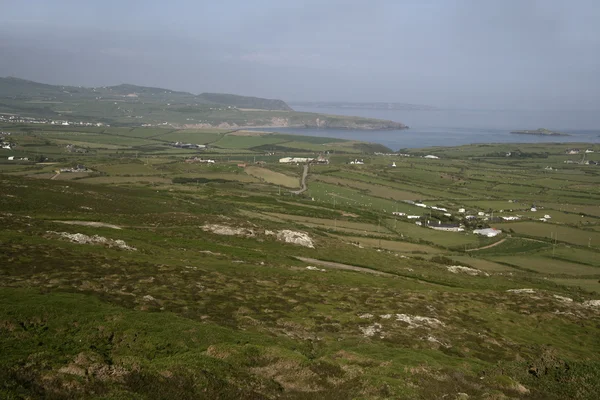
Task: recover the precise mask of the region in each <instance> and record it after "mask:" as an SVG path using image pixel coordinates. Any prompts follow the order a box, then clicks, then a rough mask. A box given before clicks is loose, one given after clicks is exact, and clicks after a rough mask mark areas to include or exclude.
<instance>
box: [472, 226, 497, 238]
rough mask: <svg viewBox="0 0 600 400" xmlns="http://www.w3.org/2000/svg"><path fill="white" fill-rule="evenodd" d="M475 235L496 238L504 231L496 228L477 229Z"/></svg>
mask: <svg viewBox="0 0 600 400" xmlns="http://www.w3.org/2000/svg"><path fill="white" fill-rule="evenodd" d="M473 233H474V234H476V235H482V236H487V237H494V236H497V235H499V234H501V233H502V231H501V230H500V229H495V228H485V229H475V230H474V231H473Z"/></svg>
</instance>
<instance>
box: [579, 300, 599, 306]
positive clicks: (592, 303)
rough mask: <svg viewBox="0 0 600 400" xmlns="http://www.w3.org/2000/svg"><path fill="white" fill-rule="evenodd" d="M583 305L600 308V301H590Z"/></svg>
mask: <svg viewBox="0 0 600 400" xmlns="http://www.w3.org/2000/svg"><path fill="white" fill-rule="evenodd" d="M582 304H583V306H584V307H600V300H588V301H584V302H583V303H582Z"/></svg>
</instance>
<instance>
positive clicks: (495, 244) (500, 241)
mask: <svg viewBox="0 0 600 400" xmlns="http://www.w3.org/2000/svg"><path fill="white" fill-rule="evenodd" d="M505 241H506V238H504V239H502V240H498V241H497V242H496V243H492V244H488V245H487V246H483V247H478V248H476V249H469V250H467V251H477V250H485V249H489V248H492V247H495V246H498V245H499V244H502V243H504V242H505Z"/></svg>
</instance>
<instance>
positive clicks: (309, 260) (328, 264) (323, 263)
mask: <svg viewBox="0 0 600 400" xmlns="http://www.w3.org/2000/svg"><path fill="white" fill-rule="evenodd" d="M294 258H295V259H297V260H300V261H304V262H306V263H311V264H317V265H321V266H323V267H328V268H333V269H343V270H346V271H358V272H366V273H369V274H375V275H381V276H396V275H394V274H388V273H387V272H382V271H377V270H374V269H369V268H363V267H356V266H354V265H348V264H340V263H336V262H331V261H322V260H317V259H315V258H306V257H294Z"/></svg>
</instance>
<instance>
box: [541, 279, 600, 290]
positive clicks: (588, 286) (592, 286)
mask: <svg viewBox="0 0 600 400" xmlns="http://www.w3.org/2000/svg"><path fill="white" fill-rule="evenodd" d="M551 280H552V281H554V282H556V283H558V284H560V285H566V286H574V287H579V288H581V289H583V290H589V291H590V292H596V293H600V281H599V280H598V279H566V278H552V279H551Z"/></svg>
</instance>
